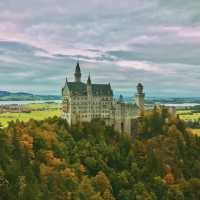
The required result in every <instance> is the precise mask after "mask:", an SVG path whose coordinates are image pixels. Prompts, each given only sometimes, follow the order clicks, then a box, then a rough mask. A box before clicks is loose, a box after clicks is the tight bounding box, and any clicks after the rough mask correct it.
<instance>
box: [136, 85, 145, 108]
mask: <svg viewBox="0 0 200 200" xmlns="http://www.w3.org/2000/svg"><path fill="white" fill-rule="evenodd" d="M143 88H144V87H143V85H142V84H141V83H138V85H137V93H136V95H135V102H136V105H137V106H138V108H139V109H140V110H141V111H143V110H144V97H145V93H144V92H143Z"/></svg>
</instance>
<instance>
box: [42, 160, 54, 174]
mask: <svg viewBox="0 0 200 200" xmlns="http://www.w3.org/2000/svg"><path fill="white" fill-rule="evenodd" d="M40 174H41V176H43V177H46V176H50V175H52V174H53V167H50V166H47V165H45V164H44V163H42V164H41V165H40Z"/></svg>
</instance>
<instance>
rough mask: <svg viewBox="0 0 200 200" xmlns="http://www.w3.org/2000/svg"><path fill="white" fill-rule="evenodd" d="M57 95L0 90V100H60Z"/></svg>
mask: <svg viewBox="0 0 200 200" xmlns="http://www.w3.org/2000/svg"><path fill="white" fill-rule="evenodd" d="M60 99H61V96H58V95H37V94H30V93H25V92H16V93H14V92H8V91H0V101H34V100H60Z"/></svg>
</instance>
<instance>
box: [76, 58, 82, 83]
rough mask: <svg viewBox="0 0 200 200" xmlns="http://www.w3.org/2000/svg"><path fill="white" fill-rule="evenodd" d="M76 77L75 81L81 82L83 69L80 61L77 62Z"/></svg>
mask: <svg viewBox="0 0 200 200" xmlns="http://www.w3.org/2000/svg"><path fill="white" fill-rule="evenodd" d="M74 79H75V82H81V69H80V65H79V61H77V64H76V69H75V73H74Z"/></svg>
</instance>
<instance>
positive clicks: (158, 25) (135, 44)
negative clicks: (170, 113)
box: [0, 0, 200, 97]
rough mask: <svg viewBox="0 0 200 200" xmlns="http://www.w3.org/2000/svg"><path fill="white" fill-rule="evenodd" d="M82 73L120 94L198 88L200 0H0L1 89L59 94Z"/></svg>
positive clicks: (185, 92)
mask: <svg viewBox="0 0 200 200" xmlns="http://www.w3.org/2000/svg"><path fill="white" fill-rule="evenodd" d="M77 59H79V62H80V66H81V70H82V81H86V79H87V76H88V74H89V72H90V74H91V79H92V82H93V83H108V82H110V83H111V86H112V88H113V90H114V92H115V93H116V94H119V93H122V94H124V95H130V96H132V95H134V93H135V91H136V85H137V83H138V82H142V83H143V85H144V88H145V92H146V94H147V95H148V96H169V97H172V96H176V97H186V96H188V97H192V96H194V97H195V96H200V90H199V85H200V1H199V0H189V1H188V0H151V1H150V0H29V1H27V0H20V1H19V0H1V1H0V90H8V91H13V92H15V91H23V92H31V93H35V94H56V95H58V94H61V88H62V87H63V85H64V83H65V79H66V77H67V79H68V81H73V80H74V77H73V73H74V68H75V65H76V62H77Z"/></svg>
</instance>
